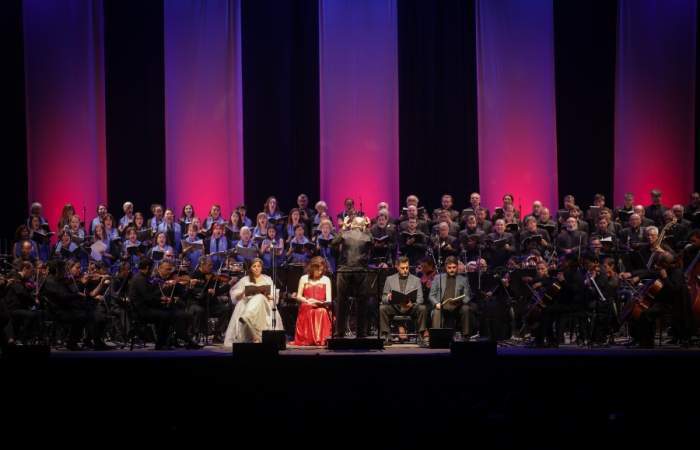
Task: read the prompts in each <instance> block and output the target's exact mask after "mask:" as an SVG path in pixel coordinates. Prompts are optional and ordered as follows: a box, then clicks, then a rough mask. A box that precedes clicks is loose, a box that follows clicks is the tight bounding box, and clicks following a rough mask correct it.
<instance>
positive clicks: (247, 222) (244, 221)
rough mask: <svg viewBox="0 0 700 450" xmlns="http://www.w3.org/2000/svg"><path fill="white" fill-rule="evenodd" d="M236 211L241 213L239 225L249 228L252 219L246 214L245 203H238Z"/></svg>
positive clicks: (251, 224)
mask: <svg viewBox="0 0 700 450" xmlns="http://www.w3.org/2000/svg"><path fill="white" fill-rule="evenodd" d="M236 211H238V214H240V215H241V224H242V225H241V226H246V227H248V228H251V227H252V226H253V221H252V220H251V219H250V217H248V216H247V215H246V213H247V212H248V208H247V207H246V206H245V205H238V208H236Z"/></svg>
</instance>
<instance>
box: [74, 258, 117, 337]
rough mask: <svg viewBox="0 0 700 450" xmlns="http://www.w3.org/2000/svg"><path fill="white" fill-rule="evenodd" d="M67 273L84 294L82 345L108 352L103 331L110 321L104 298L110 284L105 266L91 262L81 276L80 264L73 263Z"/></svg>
mask: <svg viewBox="0 0 700 450" xmlns="http://www.w3.org/2000/svg"><path fill="white" fill-rule="evenodd" d="M69 271H71V272H72V274H73V275H74V276H75V277H76V278H77V279H76V280H75V283H76V285H77V288H78V289H79V291H81V292H83V293H84V294H85V302H84V307H85V310H86V311H87V315H88V321H87V324H86V331H87V333H86V339H85V340H84V341H83V343H84V345H86V346H88V347H91V348H93V349H94V350H108V349H109V348H110V347H108V346H107V344H105V342H104V338H105V330H106V328H107V324H108V323H109V321H110V320H111V315H110V313H109V306H108V305H107V303H106V298H105V294H106V293H107V290H108V289H109V285H110V283H111V277H110V276H109V274H108V272H107V266H105V265H104V264H103V263H102V262H101V261H100V262H98V261H92V262H90V263H89V264H88V268H87V271H86V272H85V274H83V275H82V276H81V275H80V263H74V264H73V265H69Z"/></svg>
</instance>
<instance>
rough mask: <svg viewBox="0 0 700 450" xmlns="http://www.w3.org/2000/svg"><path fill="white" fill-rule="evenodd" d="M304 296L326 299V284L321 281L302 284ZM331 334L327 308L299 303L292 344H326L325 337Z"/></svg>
mask: <svg viewBox="0 0 700 450" xmlns="http://www.w3.org/2000/svg"><path fill="white" fill-rule="evenodd" d="M302 295H303V296H304V298H312V299H314V300H319V301H325V300H326V285H325V284H323V283H319V284H309V283H307V284H306V285H305V286H304V292H303V293H302ZM330 335H331V320H330V318H329V316H328V310H327V309H326V308H324V307H323V306H321V307H319V308H314V307H313V306H312V305H309V304H308V303H301V304H300V305H299V314H298V316H297V326H296V331H295V333H294V342H293V344H294V345H326V339H327V338H328V337H329V336H330Z"/></svg>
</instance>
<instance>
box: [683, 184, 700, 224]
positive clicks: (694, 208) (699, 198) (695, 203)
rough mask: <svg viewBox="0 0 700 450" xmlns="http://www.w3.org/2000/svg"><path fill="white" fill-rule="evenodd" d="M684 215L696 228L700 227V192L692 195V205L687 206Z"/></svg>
mask: <svg viewBox="0 0 700 450" xmlns="http://www.w3.org/2000/svg"><path fill="white" fill-rule="evenodd" d="M683 215H684V217H685V218H686V219H687V220H689V221H690V222H692V223H693V225H694V227H695V228H697V227H698V220H699V219H700V192H693V193H692V194H690V203H688V205H686V207H685V209H684V212H683Z"/></svg>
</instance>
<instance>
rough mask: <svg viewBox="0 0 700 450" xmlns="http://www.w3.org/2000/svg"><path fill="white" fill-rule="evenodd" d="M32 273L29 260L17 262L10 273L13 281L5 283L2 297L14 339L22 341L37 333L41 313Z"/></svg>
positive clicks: (26, 340) (27, 341)
mask: <svg viewBox="0 0 700 450" xmlns="http://www.w3.org/2000/svg"><path fill="white" fill-rule="evenodd" d="M33 275H34V266H33V265H32V263H31V262H28V261H22V262H21V263H19V265H18V267H17V271H16V273H14V274H12V278H13V279H14V280H13V282H10V283H8V285H7V292H6V293H5V299H4V301H5V306H6V307H7V309H8V312H9V315H10V318H11V321H12V331H13V332H14V337H15V340H17V341H21V342H23V343H29V342H30V340H31V339H32V338H33V337H35V336H37V335H38V334H39V322H40V319H41V314H42V311H41V304H40V303H39V297H38V295H37V286H36V284H35V282H34V279H33Z"/></svg>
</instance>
